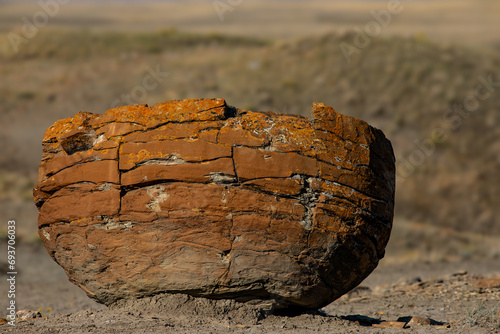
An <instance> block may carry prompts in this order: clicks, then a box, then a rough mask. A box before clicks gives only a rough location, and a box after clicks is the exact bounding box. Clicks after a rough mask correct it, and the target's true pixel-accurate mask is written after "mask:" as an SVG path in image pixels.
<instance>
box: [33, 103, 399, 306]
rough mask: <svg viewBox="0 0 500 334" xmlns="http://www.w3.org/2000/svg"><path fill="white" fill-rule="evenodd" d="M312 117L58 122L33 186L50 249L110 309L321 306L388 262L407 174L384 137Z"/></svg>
mask: <svg viewBox="0 0 500 334" xmlns="http://www.w3.org/2000/svg"><path fill="white" fill-rule="evenodd" d="M313 115H314V119H312V120H310V119H308V118H304V117H302V116H296V115H287V114H280V113H275V112H250V111H246V110H240V109H237V108H234V107H231V106H228V105H227V104H226V102H225V101H224V100H222V99H197V100H182V101H178V100H175V101H167V102H163V103H159V104H156V105H155V106H152V107H148V106H146V105H134V106H126V107H119V108H116V109H112V110H108V111H107V112H106V113H104V114H102V115H99V114H91V113H86V112H80V113H78V114H77V115H75V117H73V118H68V119H64V120H61V121H58V122H56V123H55V124H54V125H53V126H51V127H50V128H49V129H48V130H47V132H46V134H45V137H44V139H43V158H42V162H41V164H40V169H39V180H38V184H37V185H36V186H35V189H34V196H35V202H36V204H37V206H38V209H39V219H38V227H39V234H40V237H41V238H42V240H43V242H44V245H45V248H46V249H47V250H48V252H49V254H50V255H51V256H52V258H53V259H54V260H55V261H56V262H57V263H58V264H59V265H61V266H62V267H63V268H64V270H65V271H66V273H67V275H68V277H69V279H70V281H71V282H73V283H74V284H76V285H78V286H79V287H81V288H82V289H83V290H84V291H85V292H86V293H87V295H88V296H89V297H91V298H93V299H95V300H97V301H98V302H100V303H104V304H106V305H110V304H113V303H115V302H116V301H118V300H120V299H132V298H140V297H144V296H151V295H155V294H160V293H183V294H189V295H192V296H198V297H207V298H216V299H222V298H230V299H235V300H236V301H241V302H250V303H256V304H259V303H261V304H262V303H264V304H269V305H271V306H270V307H271V308H288V307H301V308H320V307H323V306H325V305H327V304H329V303H330V302H332V301H333V300H335V299H337V298H339V297H340V296H342V295H343V294H345V293H346V292H348V291H350V290H351V289H352V288H354V287H355V286H357V285H358V284H359V283H360V282H361V281H362V280H363V279H364V278H365V277H366V276H368V275H369V274H370V273H371V272H372V271H373V269H374V268H375V267H376V266H377V264H378V261H379V260H380V259H381V258H382V257H383V255H384V249H385V246H386V244H387V241H388V239H389V235H390V231H391V227H392V218H393V207H394V172H395V171H394V155H393V151H392V147H391V144H390V142H389V141H388V140H387V139H386V138H385V136H384V134H383V133H382V132H381V131H380V130H377V129H375V128H373V127H371V126H369V125H368V124H366V123H365V122H363V121H361V120H358V119H355V118H352V117H347V116H344V115H341V114H339V113H337V112H335V111H334V110H333V109H332V108H331V107H329V106H326V105H324V104H321V103H315V104H314V105H313Z"/></svg>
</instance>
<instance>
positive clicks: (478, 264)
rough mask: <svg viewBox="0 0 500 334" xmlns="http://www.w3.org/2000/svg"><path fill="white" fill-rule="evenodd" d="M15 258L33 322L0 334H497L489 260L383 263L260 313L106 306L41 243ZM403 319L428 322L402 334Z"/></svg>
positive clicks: (161, 299) (498, 315) (499, 275)
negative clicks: (344, 286)
mask: <svg viewBox="0 0 500 334" xmlns="http://www.w3.org/2000/svg"><path fill="white" fill-rule="evenodd" d="M498 241H500V240H498ZM498 241H497V244H498ZM0 246H1V247H2V248H5V243H4V242H3V243H2V244H1V245H0ZM391 250H392V249H391V247H389V249H388V252H389V254H390V253H391ZM19 254H20V256H19V259H18V263H19V266H20V269H19V275H18V283H17V291H18V298H17V303H18V305H19V307H21V308H23V309H26V308H27V309H31V310H39V311H40V312H41V315H42V317H40V318H37V319H34V320H27V321H22V322H17V323H16V326H15V327H11V326H9V325H7V324H3V325H0V332H2V333H3V332H5V333H103V332H106V333H157V332H166V333H234V332H236V333H318V332H323V333H324V332H326V331H328V332H329V333H378V332H381V331H382V329H381V328H386V327H388V328H392V327H395V329H384V330H383V332H395V333H401V332H409V333H420V332H425V333H445V332H446V333H500V269H499V267H498V261H499V258H498V256H497V257H490V258H489V259H488V258H462V259H454V260H451V259H448V260H446V259H442V260H439V261H430V260H427V261H415V260H411V259H402V258H394V257H392V256H388V257H387V259H386V260H383V261H382V263H381V265H380V266H379V267H378V268H377V269H376V270H375V272H374V273H373V274H372V275H371V276H369V277H368V278H367V279H366V280H365V281H364V282H363V283H362V284H361V285H360V286H359V287H358V288H357V289H355V290H354V291H352V292H350V293H349V294H347V295H345V296H343V297H341V298H340V299H338V300H337V301H335V302H333V303H332V304H330V305H329V306H327V307H325V308H324V309H322V310H319V311H317V312H305V313H303V314H277V315H266V312H265V309H264V310H262V309H259V308H254V307H250V306H244V305H240V304H237V303H234V302H230V301H211V300H204V299H194V298H188V297H187V296H182V295H173V296H157V297H152V298H145V299H143V300H139V301H130V302H123V301H122V302H119V303H118V305H115V306H112V307H109V308H106V307H105V306H103V305H100V304H97V303H95V302H93V301H92V300H90V299H89V298H88V297H87V296H86V295H85V293H84V292H83V291H82V290H80V289H79V288H77V287H76V286H74V285H72V284H71V283H69V282H68V280H67V277H66V275H65V273H64V272H63V271H62V269H61V268H60V267H59V266H58V265H57V264H55V263H54V262H53V261H52V259H50V257H49V256H48V254H47V253H46V251H45V250H44V249H43V246H42V245H41V243H39V242H34V243H33V242H31V243H22V244H21V245H19ZM2 277H3V278H2V285H1V287H2V289H1V290H0V291H1V293H3V294H5V283H4V281H5V279H4V278H5V276H2ZM0 307H1V308H2V309H4V308H5V307H6V305H5V302H4V299H2V302H1V303H0ZM412 317H416V318H423V319H430V324H425V323H424V324H423V325H415V324H412V323H410V324H408V325H406V327H407V329H402V327H403V326H404V325H405V324H406V323H408V322H409V321H410V319H411V318H412ZM420 321H422V319H420ZM413 322H418V321H415V320H414V321H413Z"/></svg>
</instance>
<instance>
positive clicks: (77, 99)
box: [0, 0, 500, 271]
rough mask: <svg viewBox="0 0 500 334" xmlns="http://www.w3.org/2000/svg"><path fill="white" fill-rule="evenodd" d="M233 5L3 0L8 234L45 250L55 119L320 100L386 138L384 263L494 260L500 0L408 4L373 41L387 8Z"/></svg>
mask: <svg viewBox="0 0 500 334" xmlns="http://www.w3.org/2000/svg"><path fill="white" fill-rule="evenodd" d="M61 2H67V1H61ZM236 2H237V1H233V2H232V3H233V5H231V4H230V2H228V1H218V2H217V1H161V2H160V1H156V2H153V1H151V2H148V1H108V2H101V3H100V2H98V1H78V0H73V1H70V2H68V3H67V4H59V5H58V6H56V7H52V9H49V14H54V15H48V14H47V13H48V12H47V9H44V8H42V7H41V6H40V4H39V3H38V2H36V1H12V2H9V1H0V74H1V80H0V143H1V145H0V147H1V151H0V238H3V239H4V240H6V238H7V234H6V231H7V221H8V220H9V219H15V220H16V222H17V233H18V234H17V237H18V239H19V240H21V241H25V242H26V243H28V244H29V243H33V244H37V243H40V240H39V238H38V234H37V210H36V207H35V205H34V204H33V201H32V187H33V185H34V184H35V183H36V180H37V172H38V171H37V168H38V163H39V161H40V159H41V153H42V148H41V140H42V138H43V135H44V132H45V130H46V129H47V128H48V127H49V126H50V125H51V124H52V123H54V122H55V121H56V120H58V119H62V118H66V117H72V116H73V115H74V114H76V113H77V112H79V111H88V112H93V113H103V112H105V111H106V110H108V109H111V108H113V107H116V106H118V105H126V104H129V103H138V104H142V103H147V104H149V105H153V104H155V103H158V102H161V101H165V100H170V99H186V98H201V97H205V98H212V97H217V98H224V99H226V101H227V102H228V104H230V105H234V106H237V107H239V108H245V109H249V110H254V111H259V110H261V111H266V110H272V111H279V112H287V113H297V114H302V115H305V116H311V115H310V110H311V105H312V103H313V102H324V103H326V104H328V105H331V106H332V107H334V108H335V109H336V110H337V111H338V112H340V113H343V114H346V115H350V116H355V117H358V118H361V119H363V120H365V121H367V122H368V123H370V124H371V125H374V126H376V127H378V128H380V129H381V130H383V132H384V133H385V135H386V136H387V137H388V138H389V139H390V140H391V142H392V144H393V148H394V151H395V155H396V159H397V168H398V171H397V194H396V211H395V219H394V228H393V233H392V236H391V240H390V242H389V245H388V248H387V251H386V258H385V259H384V260H383V261H382V262H381V264H380V267H381V268H383V267H384V266H387V265H390V264H394V263H413V262H415V263H418V262H420V263H423V262H425V263H444V262H446V263H455V262H456V263H460V262H461V261H465V260H475V259H484V258H488V259H499V260H500V173H499V171H500V113H499V111H500V23H499V22H500V2H499V1H496V0H457V1H445V0H441V1H404V0H402V1H401V2H400V7H398V8H399V9H400V12H399V13H397V14H392V15H391V17H390V20H389V21H386V22H387V25H386V26H381V25H380V24H379V25H378V27H379V29H378V30H372V31H371V33H372V36H369V35H365V36H368V38H365V39H364V40H362V39H361V38H360V36H359V33H358V32H357V31H360V30H361V31H364V29H365V27H367V26H368V28H369V27H370V22H377V21H376V19H375V17H374V14H373V12H375V13H380V11H387V10H388V4H389V3H390V1H344V2H341V1H320V0H312V1H292V0H288V1H286V0H282V1H253V0H243V1H240V2H239V3H238V4H236V5H234V3H236ZM53 3H57V2H56V1H53ZM220 3H222V4H225V6H226V7H216V5H217V4H220ZM217 8H219V10H218V9H217ZM221 8H224V11H223V12H222V11H221ZM50 10H53V12H50ZM40 12H45V13H46V14H47V15H45V16H44V15H43V14H40ZM44 18H45V19H44ZM26 22H31V23H32V24H33V22H34V23H35V28H33V27H31V28H30V27H29V26H26V25H27V23H26ZM42 23H43V24H42ZM371 27H372V28H373V27H374V25H373V23H371ZM33 29H35V30H33ZM15 36H17V38H18V39H13V38H14V37H15ZM13 41H17V42H13ZM16 43H17V44H16ZM356 45H357V46H356ZM346 46H350V47H351V49H349V50H351V51H352V50H354V49H352V48H356V49H355V50H356V51H355V52H354V51H352V53H348V56H347V57H346V55H345V50H346V49H345V47H346ZM343 50H344V51H343ZM151 72H156V73H157V79H158V80H157V83H158V84H157V85H154V86H155V87H154V89H146V88H144V85H143V80H144V78H145V77H146V76H147V75H150V73H151ZM488 82H490V84H488V85H485V83H488ZM478 94H479V95H478ZM478 96H480V98H479V97H478ZM18 252H22V248H19V250H18ZM0 254H5V252H3V251H2V252H1V253H0ZM47 257H48V256H47ZM5 261H6V256H5V259H4V258H0V262H5ZM18 265H19V266H20V267H21V268H22V265H23V264H22V263H19V264H18ZM19 270H20V271H22V269H19Z"/></svg>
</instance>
